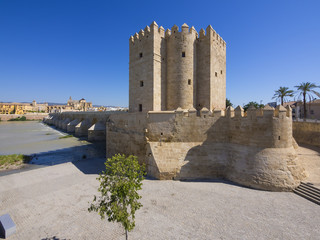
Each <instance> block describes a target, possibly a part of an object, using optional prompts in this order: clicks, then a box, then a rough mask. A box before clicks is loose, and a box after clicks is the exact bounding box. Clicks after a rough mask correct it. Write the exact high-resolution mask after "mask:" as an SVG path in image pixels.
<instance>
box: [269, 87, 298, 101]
mask: <svg viewBox="0 0 320 240" xmlns="http://www.w3.org/2000/svg"><path fill="white" fill-rule="evenodd" d="M287 97H293V90H289V88H288V87H279V89H278V90H276V91H275V93H274V95H273V98H272V99H277V100H280V103H281V105H283V100H285V101H286V98H287Z"/></svg>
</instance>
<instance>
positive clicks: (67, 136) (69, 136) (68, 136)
mask: <svg viewBox="0 0 320 240" xmlns="http://www.w3.org/2000/svg"><path fill="white" fill-rule="evenodd" d="M71 137H73V136H72V135H65V136H61V137H59V139H63V138H71Z"/></svg>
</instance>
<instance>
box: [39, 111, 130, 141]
mask: <svg viewBox="0 0 320 240" xmlns="http://www.w3.org/2000/svg"><path fill="white" fill-rule="evenodd" d="M115 113H116V114H119V113H122V112H118V111H116V112H62V113H50V114H49V116H48V117H46V118H44V120H43V121H44V122H45V123H47V124H49V125H53V126H56V127H57V128H58V129H61V130H63V131H66V132H68V133H72V134H74V135H75V136H76V137H87V138H88V140H89V141H105V140H106V122H107V121H108V119H109V116H110V115H111V114H115ZM123 113H126V112H123Z"/></svg>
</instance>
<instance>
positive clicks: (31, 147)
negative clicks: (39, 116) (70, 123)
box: [0, 121, 105, 176]
mask: <svg viewBox="0 0 320 240" xmlns="http://www.w3.org/2000/svg"><path fill="white" fill-rule="evenodd" d="M104 145H105V144H103V145H99V144H93V143H90V142H88V141H86V140H83V139H80V138H76V137H73V136H70V135H68V134H67V133H64V132H61V131H58V130H56V129H55V128H53V127H50V126H47V125H45V124H43V123H41V122H38V121H23V122H19V121H14V122H11V121H7V122H0V155H10V154H23V155H29V156H31V157H32V160H31V161H30V163H27V164H21V165H20V166H14V167H12V168H14V169H16V168H22V169H21V171H26V170H28V169H34V168H35V167H34V165H38V166H52V165H56V164H60V163H65V162H74V161H81V160H82V159H89V158H95V157H104V156H105V146H104ZM0 171H1V173H0V176H1V175H7V174H10V173H11V172H17V170H12V169H11V167H9V168H8V169H5V170H3V169H2V170H0Z"/></svg>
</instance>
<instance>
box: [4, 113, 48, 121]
mask: <svg viewBox="0 0 320 240" xmlns="http://www.w3.org/2000/svg"><path fill="white" fill-rule="evenodd" d="M23 116H24V117H25V118H26V120H43V119H44V118H45V117H47V116H48V113H26V114H0V121H9V120H11V119H17V118H21V117H23Z"/></svg>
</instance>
